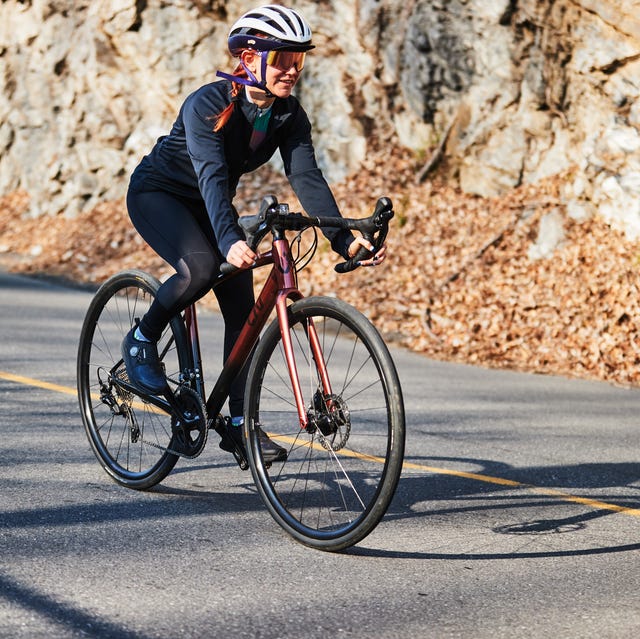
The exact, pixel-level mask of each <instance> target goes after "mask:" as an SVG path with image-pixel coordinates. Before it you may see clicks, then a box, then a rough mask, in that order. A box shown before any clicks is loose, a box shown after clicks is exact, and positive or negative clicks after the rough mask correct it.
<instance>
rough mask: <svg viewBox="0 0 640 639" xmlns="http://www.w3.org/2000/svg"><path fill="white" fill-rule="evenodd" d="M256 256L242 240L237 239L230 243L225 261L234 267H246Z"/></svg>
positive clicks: (252, 263)
mask: <svg viewBox="0 0 640 639" xmlns="http://www.w3.org/2000/svg"><path fill="white" fill-rule="evenodd" d="M257 259H258V256H257V255H256V254H255V253H254V252H253V251H252V250H251V249H250V248H249V245H248V244H247V243H246V242H245V241H244V240H238V241H237V242H236V243H235V244H232V245H231V248H230V249H229V252H228V253H227V262H229V264H233V265H234V266H235V267H236V268H248V267H249V266H253V265H254V264H255V263H256V260H257Z"/></svg>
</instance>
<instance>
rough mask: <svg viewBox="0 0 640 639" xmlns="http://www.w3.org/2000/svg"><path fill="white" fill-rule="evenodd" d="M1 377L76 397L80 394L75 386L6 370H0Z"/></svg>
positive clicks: (8, 380)
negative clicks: (45, 380)
mask: <svg viewBox="0 0 640 639" xmlns="http://www.w3.org/2000/svg"><path fill="white" fill-rule="evenodd" d="M0 379H4V380H5V381H7V382H15V383H16V384H23V385H25V386H34V387H35V388H44V389H45V390H51V391H55V392H56V393H64V394H65V395H73V396H74V397H77V396H78V391H76V389H75V388H69V387H68V386H60V385H59V384H51V383H49V382H43V381H42V380H40V379H33V378H31V377H23V376H22V375H14V374H13V373H7V372H5V371H0Z"/></svg>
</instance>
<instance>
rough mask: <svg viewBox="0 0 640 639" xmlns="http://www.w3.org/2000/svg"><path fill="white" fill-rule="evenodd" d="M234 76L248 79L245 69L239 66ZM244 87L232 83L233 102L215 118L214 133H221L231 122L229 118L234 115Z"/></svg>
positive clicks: (237, 83)
mask: <svg viewBox="0 0 640 639" xmlns="http://www.w3.org/2000/svg"><path fill="white" fill-rule="evenodd" d="M233 75H234V76H235V77H238V78H247V77H248V76H247V72H246V71H245V69H244V67H243V66H242V65H241V64H239V65H238V66H237V67H236V70H235V71H234V72H233ZM242 87H243V85H242V84H240V83H239V82H233V81H232V83H231V102H230V103H229V104H228V105H227V107H226V108H225V109H224V110H223V111H221V112H220V113H218V115H215V116H213V117H214V119H215V121H216V124H215V126H214V127H213V131H214V133H217V132H218V131H220V129H222V127H223V126H224V125H225V124H226V123H227V122H228V121H229V118H230V117H231V114H232V113H233V109H234V107H235V105H236V102H237V101H238V98H239V94H240V91H241V90H242Z"/></svg>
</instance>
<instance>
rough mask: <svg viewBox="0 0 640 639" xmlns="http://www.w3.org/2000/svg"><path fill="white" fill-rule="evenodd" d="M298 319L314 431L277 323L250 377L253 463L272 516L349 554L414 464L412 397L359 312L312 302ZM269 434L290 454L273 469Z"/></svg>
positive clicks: (295, 343)
mask: <svg viewBox="0 0 640 639" xmlns="http://www.w3.org/2000/svg"><path fill="white" fill-rule="evenodd" d="M288 314H289V323H290V328H289V335H290V336H291V342H292V347H293V352H292V355H293V359H294V360H295V363H296V367H297V374H298V378H299V380H300V383H301V386H302V395H303V396H302V398H301V399H302V402H303V406H304V408H303V411H304V416H305V418H306V420H303V421H306V427H304V428H303V427H301V425H300V419H299V410H298V406H297V404H296V399H295V397H294V393H293V390H292V383H291V379H290V376H289V370H290V367H289V364H288V362H291V361H292V360H291V358H289V359H288V358H287V355H286V353H285V348H284V346H283V338H282V335H281V331H280V326H279V324H278V320H277V319H276V320H274V321H273V322H272V323H271V325H270V326H269V327H268V328H267V330H266V331H265V333H264V335H263V336H262V337H261V340H260V342H259V344H258V347H257V349H256V352H255V355H254V357H253V360H252V364H251V368H250V371H249V377H248V382H247V393H246V396H245V397H246V399H245V424H246V428H247V430H246V433H245V434H246V436H247V443H248V446H247V450H248V456H249V463H250V465H251V470H252V473H253V477H254V480H255V482H256V485H257V487H258V491H259V492H260V494H261V496H262V498H263V500H264V502H265V504H266V505H267V508H268V509H269V511H270V512H271V514H272V515H273V517H274V518H275V520H276V521H277V522H278V523H279V524H280V525H281V526H282V527H283V528H284V529H285V530H286V531H287V532H288V533H290V534H291V535H292V536H293V537H295V538H296V539H297V540H298V541H301V542H302V543H304V544H306V545H308V546H312V547H314V548H318V549H321V550H328V551H339V550H343V549H345V548H347V547H349V546H351V545H353V544H355V543H357V542H359V541H361V540H362V539H363V538H364V537H365V536H366V535H368V534H369V533H370V532H371V531H372V530H373V529H374V528H375V526H376V525H377V524H378V522H379V521H380V519H381V518H382V517H383V515H384V514H385V512H386V510H387V508H388V506H389V503H390V502H391V499H392V497H393V494H394V492H395V489H396V486H397V483H398V479H399V477H400V472H401V469H402V461H403V456H404V440H405V418H404V405H403V400H402V392H401V389H400V383H399V380H398V375H397V372H396V369H395V366H394V364H393V361H392V359H391V356H390V354H389V351H388V349H387V347H386V345H385V344H384V341H383V340H382V337H381V336H380V334H379V333H378V332H377V330H376V329H375V328H374V327H373V325H372V324H371V323H370V322H369V320H367V319H366V317H364V315H362V314H361V313H360V312H359V311H357V310H356V309H354V308H353V307H352V306H349V305H348V304H346V303H345V302H342V301H341V300H338V299H333V298H325V297H311V298H307V299H303V300H300V301H298V302H296V303H294V304H293V305H291V306H290V307H289V311H288ZM316 336H317V340H316V339H315V337H316ZM314 342H315V343H316V344H317V346H319V349H320V351H321V356H317V354H318V349H317V348H316V349H313V347H312V344H313V343H314ZM314 350H315V353H316V357H314V355H313V353H314ZM260 429H262V430H263V431H264V432H266V433H267V435H268V436H269V437H270V438H271V439H272V440H273V441H274V442H276V443H277V444H279V445H280V446H282V447H283V448H285V449H286V451H287V457H286V459H285V460H284V461H272V462H265V460H264V459H263V457H262V453H261V448H260Z"/></svg>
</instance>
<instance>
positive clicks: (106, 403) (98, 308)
mask: <svg viewBox="0 0 640 639" xmlns="http://www.w3.org/2000/svg"><path fill="white" fill-rule="evenodd" d="M159 286H160V283H159V282H158V280H156V279H155V278H154V277H152V276H150V275H149V274H147V273H144V272H142V271H133V270H132V271H125V272H122V273H118V274H117V275H114V276H113V277H111V278H110V279H109V280H107V281H106V282H105V283H104V284H103V285H102V286H101V287H100V289H99V290H98V292H97V293H96V295H95V296H94V298H93V300H92V302H91V305H90V306H89V310H88V311H87V314H86V317H85V320H84V324H83V326H82V332H81V334H80V345H79V349H78V362H77V367H78V368H77V377H78V397H79V401H80V410H81V413H82V420H83V423H84V427H85V431H86V433H87V437H88V438H89V442H90V443H91V447H92V448H93V451H94V453H95V454H96V457H97V458H98V460H99V461H100V463H101V465H102V467H103V468H104V469H105V470H106V472H107V473H108V474H109V475H110V476H111V477H112V478H113V479H114V480H115V481H116V482H118V483H119V484H121V485H123V486H127V487H128V488H136V489H141V490H142V489H146V488H150V487H151V486H154V485H155V484H157V483H158V482H160V481H162V480H163V479H164V478H165V477H166V476H167V475H168V474H169V473H170V472H171V470H172V469H173V467H174V466H175V464H176V462H177V461H178V458H179V456H178V455H175V454H172V453H170V452H168V450H167V449H170V448H171V444H172V438H173V435H172V432H173V431H172V417H171V416H170V415H168V414H167V413H165V412H163V411H161V410H160V409H159V408H157V407H155V406H154V405H153V404H150V403H148V402H146V401H144V400H143V399H141V398H140V397H138V396H136V395H134V394H133V393H131V392H127V391H125V390H124V389H123V388H122V387H121V386H119V385H118V380H123V381H125V382H126V381H128V379H127V373H126V370H125V367H124V362H123V361H122V356H121V354H120V345H121V343H122V339H123V338H124V336H125V334H126V333H127V332H128V331H129V329H130V328H131V327H132V326H133V324H134V322H135V319H136V318H140V317H142V316H143V315H144V314H145V313H146V311H147V310H148V308H149V306H150V305H151V302H152V301H153V299H154V297H155V294H156V291H157V290H158V287H159ZM158 353H159V355H160V358H161V361H162V363H163V364H164V366H165V371H166V374H167V378H168V380H169V383H170V385H176V388H177V383H178V380H179V376H180V371H184V370H185V369H188V368H189V355H188V349H187V345H186V333H185V328H184V323H183V322H182V320H181V318H179V317H175V318H174V319H173V320H172V321H171V323H170V325H169V327H168V328H167V330H165V333H164V334H163V336H162V338H161V340H160V342H159V343H158ZM172 382H173V383H174V384H172Z"/></svg>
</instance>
